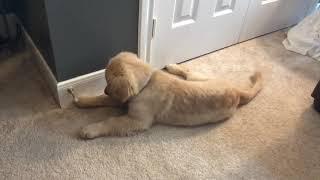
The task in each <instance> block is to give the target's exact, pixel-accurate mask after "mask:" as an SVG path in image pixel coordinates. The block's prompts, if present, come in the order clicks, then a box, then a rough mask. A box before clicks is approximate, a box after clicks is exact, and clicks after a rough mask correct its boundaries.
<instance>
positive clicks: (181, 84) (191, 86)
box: [71, 52, 262, 139]
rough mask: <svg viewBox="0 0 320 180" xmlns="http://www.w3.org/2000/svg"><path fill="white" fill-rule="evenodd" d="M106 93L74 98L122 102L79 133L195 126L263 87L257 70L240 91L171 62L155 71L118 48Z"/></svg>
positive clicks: (88, 102)
mask: <svg viewBox="0 0 320 180" xmlns="http://www.w3.org/2000/svg"><path fill="white" fill-rule="evenodd" d="M106 81H107V87H106V88H105V95H101V96H97V97H77V96H75V95H74V93H73V92H72V91H71V93H72V94H73V95H74V103H75V105H77V106H78V107H83V108H86V107H97V106H117V107H121V106H124V105H125V106H127V107H128V113H127V114H125V115H123V116H119V117H106V120H104V121H101V122H98V123H93V124H89V125H88V126H86V127H84V128H83V129H82V130H81V132H80V136H81V137H82V138H86V139H92V138H96V137H99V136H128V135H131V134H134V133H137V132H140V131H144V130H147V129H149V128H150V127H151V126H152V125H153V124H154V123H162V124H168V125H178V126H196V125H202V124H207V123H214V122H218V121H221V120H225V119H228V118H230V117H231V116H232V115H233V114H234V112H235V111H236V109H237V107H238V106H239V105H243V104H247V103H248V102H249V101H250V100H251V99H253V98H254V97H255V96H256V95H257V93H258V92H259V91H260V90H261V89H262V77H261V73H258V72H257V73H255V74H254V75H253V76H252V77H251V82H252V87H251V88H250V89H248V90H243V89H239V88H238V87H236V86H233V85H232V84H230V83H229V82H226V81H224V80H222V79H214V78H207V77H205V76H203V75H200V74H195V73H192V72H190V71H188V70H187V69H184V68H182V67H180V66H178V65H176V64H171V65H167V66H166V71H164V70H156V69H153V68H152V67H150V66H149V65H148V64H146V63H144V62H142V61H141V60H140V59H139V58H138V57H137V56H136V55H135V54H132V53H129V52H122V53H119V54H118V55H116V56H115V57H113V58H112V59H111V62H110V63H109V65H107V67H106Z"/></svg>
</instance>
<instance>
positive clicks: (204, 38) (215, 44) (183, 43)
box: [150, 0, 249, 68]
mask: <svg viewBox="0 0 320 180" xmlns="http://www.w3.org/2000/svg"><path fill="white" fill-rule="evenodd" d="M248 5H249V0H155V4H154V18H155V26H154V33H153V34H154V37H153V39H152V42H151V57H150V63H151V64H152V65H154V66H155V67H158V68H161V67H164V65H166V64H169V63H178V62H182V61H185V60H188V59H192V58H195V57H197V56H200V55H203V54H206V53H209V52H212V51H214V50H217V49H220V48H223V47H226V46H229V45H232V44H234V43H237V42H238V40H239V36H240V31H241V27H242V24H243V20H244V17H245V14H246V11H247V8H248Z"/></svg>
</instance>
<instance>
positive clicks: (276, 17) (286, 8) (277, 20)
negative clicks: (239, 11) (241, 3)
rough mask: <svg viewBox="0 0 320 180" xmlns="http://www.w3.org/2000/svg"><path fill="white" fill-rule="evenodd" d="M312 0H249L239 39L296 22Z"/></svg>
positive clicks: (303, 14) (245, 38)
mask: <svg viewBox="0 0 320 180" xmlns="http://www.w3.org/2000/svg"><path fill="white" fill-rule="evenodd" d="M312 1H313V0H251V3H250V6H249V8H248V13H247V15H246V18H245V21H244V22H245V23H244V25H243V29H242V33H241V36H240V41H244V40H248V39H251V38H254V37H257V36H260V35H263V34H266V33H270V32H273V31H276V30H279V29H282V28H286V27H289V26H291V25H294V24H296V23H298V22H299V21H300V20H301V19H302V18H303V17H304V16H305V15H306V13H307V11H308V8H309V5H310V3H312Z"/></svg>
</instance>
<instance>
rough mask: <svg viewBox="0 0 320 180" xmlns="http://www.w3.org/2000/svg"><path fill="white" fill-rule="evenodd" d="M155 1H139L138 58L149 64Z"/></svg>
mask: <svg viewBox="0 0 320 180" xmlns="http://www.w3.org/2000/svg"><path fill="white" fill-rule="evenodd" d="M154 1H155V0H139V25H138V56H139V57H140V58H141V59H143V60H144V61H145V62H148V63H150V50H151V48H150V47H151V39H152V24H153V23H152V22H153V18H152V17H153V5H154Z"/></svg>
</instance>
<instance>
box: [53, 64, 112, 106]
mask: <svg viewBox="0 0 320 180" xmlns="http://www.w3.org/2000/svg"><path fill="white" fill-rule="evenodd" d="M105 86H106V81H105V70H99V71H96V72H93V73H89V74H85V75H82V76H79V77H76V78H72V79H69V80H66V81H63V82H59V83H58V85H57V89H58V95H59V101H60V106H61V107H62V108H66V107H69V106H71V104H72V97H71V95H70V94H69V93H68V89H69V88H73V89H74V90H75V92H76V93H77V94H81V95H84V96H92V95H98V94H102V93H103V90H104V88H105Z"/></svg>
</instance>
